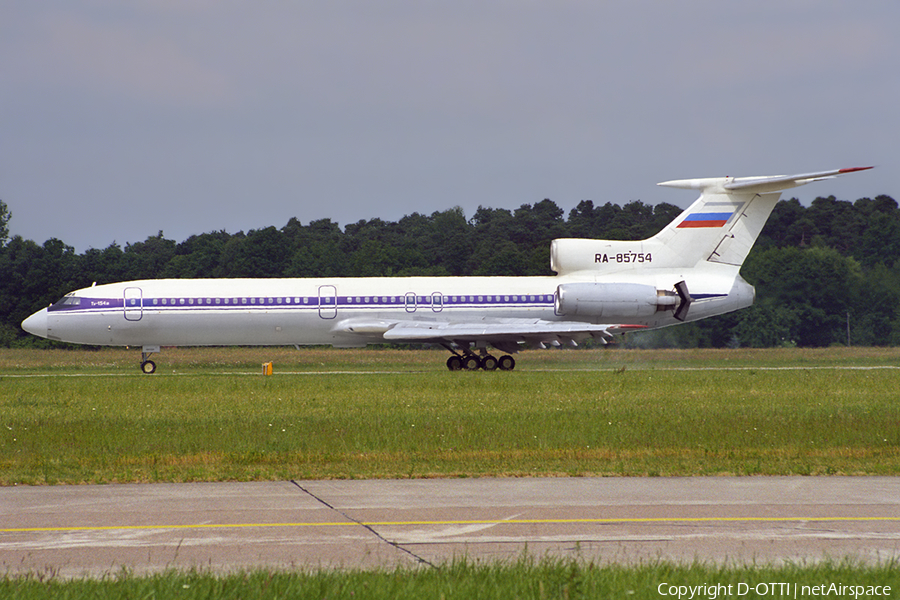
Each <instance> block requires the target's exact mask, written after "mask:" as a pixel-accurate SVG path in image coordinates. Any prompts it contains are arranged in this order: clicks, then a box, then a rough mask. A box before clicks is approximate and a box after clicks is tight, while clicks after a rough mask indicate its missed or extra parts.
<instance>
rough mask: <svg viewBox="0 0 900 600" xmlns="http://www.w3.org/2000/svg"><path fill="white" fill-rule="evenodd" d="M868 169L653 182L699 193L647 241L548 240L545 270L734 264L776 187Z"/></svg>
mask: <svg viewBox="0 0 900 600" xmlns="http://www.w3.org/2000/svg"><path fill="white" fill-rule="evenodd" d="M871 168H872V167H858V168H853V169H836V170H833V171H822V172H818V173H804V174H800V175H778V176H775V177H740V178H735V177H716V178H710V179H680V180H676V181H664V182H662V183H660V184H658V185H662V186H667V187H675V188H682V189H691V190H700V191H701V193H700V197H699V198H698V199H697V200H696V201H695V202H694V203H693V204H691V205H690V206H689V207H688V209H687V210H685V211H684V212H682V213H681V214H680V215H679V216H678V217H677V218H676V219H675V220H674V221H672V222H671V223H669V224H668V225H667V226H666V227H665V228H664V229H663V230H662V231H660V232H659V233H657V234H656V235H655V236H653V237H651V238H650V239H647V240H643V241H635V242H623V241H607V240H585V239H558V240H553V244H552V245H551V247H550V268H551V269H553V270H554V271H556V272H557V273H558V274H560V275H565V274H569V273H576V272H587V273H590V272H595V273H596V272H598V271H599V272H602V273H605V274H608V273H613V272H627V271H636V270H643V269H657V268H670V269H686V268H695V267H701V268H702V267H705V266H707V265H710V264H720V265H730V266H732V267H737V268H740V266H741V265H742V264H743V262H744V259H746V258H747V254H749V253H750V249H751V248H752V247H753V244H754V243H755V242H756V238H757V237H758V236H759V234H760V232H761V231H762V229H763V226H764V225H765V224H766V220H767V219H768V218H769V215H770V214H771V213H772V209H773V208H775V203H776V202H778V198H779V197H780V196H781V190H786V189H790V188H793V187H797V186H800V185H804V184H806V183H810V182H813V181H821V180H823V179H832V178H834V177H837V176H838V175H843V174H845V173H853V172H855V171H865V170H867V169H871ZM735 273H736V271H735Z"/></svg>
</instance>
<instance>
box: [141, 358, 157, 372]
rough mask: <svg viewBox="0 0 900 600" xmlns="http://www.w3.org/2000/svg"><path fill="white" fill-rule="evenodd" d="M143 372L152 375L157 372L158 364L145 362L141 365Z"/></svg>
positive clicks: (149, 361) (150, 361)
mask: <svg viewBox="0 0 900 600" xmlns="http://www.w3.org/2000/svg"><path fill="white" fill-rule="evenodd" d="M141 371H143V372H144V373H146V374H147V375H150V374H152V373H154V372H155V371H156V363H155V362H153V361H152V360H145V361H144V362H142V363H141Z"/></svg>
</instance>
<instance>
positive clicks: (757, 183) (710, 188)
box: [656, 167, 873, 194]
mask: <svg viewBox="0 0 900 600" xmlns="http://www.w3.org/2000/svg"><path fill="white" fill-rule="evenodd" d="M871 168H873V167H852V168H849V169H833V170H831V171H819V172H816V173H800V174H797V175H775V176H772V177H709V178H705V179H673V180H672V181H663V182H662V183H658V184H656V185H661V186H664V187H673V188H680V189H687V190H703V191H704V192H708V193H712V192H719V193H726V194H727V193H728V192H744V193H755V194H764V193H767V192H777V191H779V190H787V189H790V188H794V187H798V186H801V185H805V184H807V183H811V182H813V181H822V180H823V179H833V178H834V177H837V176H838V175H844V174H846V173H855V172H857V171H867V170H869V169H871Z"/></svg>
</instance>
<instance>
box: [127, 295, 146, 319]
mask: <svg viewBox="0 0 900 600" xmlns="http://www.w3.org/2000/svg"><path fill="white" fill-rule="evenodd" d="M143 312H144V298H143V292H142V291H141V288H137V287H129V288H125V320H126V321H140V320H141V317H142V316H144V314H143Z"/></svg>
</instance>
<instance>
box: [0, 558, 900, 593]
mask: <svg viewBox="0 0 900 600" xmlns="http://www.w3.org/2000/svg"><path fill="white" fill-rule="evenodd" d="M832 585H833V586H836V587H832ZM720 586H721V587H720ZM729 586H730V587H729ZM841 586H844V587H841ZM886 588H887V589H886ZM814 590H815V591H814ZM835 590H837V591H838V592H842V593H835ZM897 590H900V569H898V568H897V565H896V564H892V563H885V564H882V565H876V566H871V565H868V566H867V565H857V564H854V563H846V562H823V563H821V564H816V565H785V566H715V565H703V564H695V565H672V564H666V563H659V564H651V565H643V566H637V567H623V566H617V565H604V566H596V565H593V564H584V563H581V562H578V561H574V560H573V561H556V560H543V561H538V562H535V561H533V560H528V559H522V560H518V561H516V562H514V563H511V564H504V563H488V564H477V563H472V562H468V561H458V562H455V563H451V564H448V565H444V566H440V567H438V568H436V569H409V568H398V569H395V570H391V571H376V572H369V571H319V572H310V573H304V572H300V573H272V572H266V571H256V572H246V573H237V574H234V575H229V576H215V575H212V574H204V573H196V572H194V573H177V572H174V573H166V574H162V575H155V576H149V577H133V576H130V575H128V574H122V575H121V576H116V577H109V578H106V579H102V580H91V579H84V580H76V581H61V580H58V579H56V578H52V577H50V578H44V577H40V576H37V575H35V576H30V577H11V578H10V577H7V578H4V577H2V576H0V596H2V597H3V598H10V599H12V598H15V599H22V600H28V599H32V598H33V599H37V598H41V599H44V598H91V599H97V600H100V599H104V598H182V599H185V600H190V599H192V598H203V599H206V598H217V599H220V598H221V599H225V598H240V599H241V600H252V599H254V598H367V599H368V598H371V599H381V598H384V599H386V600H387V599H392V600H393V599H401V598H410V599H416V600H419V599H421V598H435V599H438V598H443V599H444V600H453V599H456V598H459V599H465V600H469V599H471V598H479V599H482V600H484V599H493V598H496V599H498V600H507V599H509V598H534V599H541V600H544V599H547V598H565V599H575V598H585V599H589V598H602V599H608V598H634V599H635V600H640V599H643V598H655V599H658V598H673V599H674V598H679V597H681V598H684V599H687V598H691V597H693V598H700V599H703V600H715V599H716V598H753V599H755V598H772V597H776V598H779V597H789V598H795V597H796V598H806V597H814V596H832V597H835V596H837V597H841V598H861V597H880V598H896V597H897ZM829 591H830V592H831V593H830V594H829V593H823V592H829ZM661 592H662V593H661ZM795 592H796V595H795ZM679 594H681V595H680V596H679Z"/></svg>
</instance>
